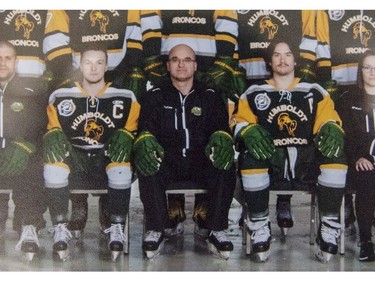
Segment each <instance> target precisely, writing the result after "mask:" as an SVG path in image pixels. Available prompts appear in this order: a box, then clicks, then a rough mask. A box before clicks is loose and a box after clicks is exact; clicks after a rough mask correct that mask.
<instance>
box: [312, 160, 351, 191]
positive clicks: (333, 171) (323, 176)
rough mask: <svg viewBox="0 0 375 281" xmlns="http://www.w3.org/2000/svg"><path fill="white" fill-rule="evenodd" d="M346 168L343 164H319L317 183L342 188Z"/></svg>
mask: <svg viewBox="0 0 375 281" xmlns="http://www.w3.org/2000/svg"><path fill="white" fill-rule="evenodd" d="M347 170H348V166H347V165H343V164H324V165H321V166H320V175H319V177H318V183H319V184H321V185H323V186H328V187H336V188H344V187H345V184H346V173H347Z"/></svg>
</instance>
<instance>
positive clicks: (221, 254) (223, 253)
mask: <svg viewBox="0 0 375 281" xmlns="http://www.w3.org/2000/svg"><path fill="white" fill-rule="evenodd" d="M207 244H208V250H209V251H210V252H211V253H212V254H214V255H215V256H217V257H219V258H221V259H224V260H227V259H229V256H230V252H231V251H219V250H218V249H216V247H215V245H214V244H212V243H210V242H208V241H207Z"/></svg>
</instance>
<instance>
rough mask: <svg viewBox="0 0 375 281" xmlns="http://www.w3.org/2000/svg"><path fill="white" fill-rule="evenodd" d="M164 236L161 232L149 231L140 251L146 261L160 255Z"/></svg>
mask: <svg viewBox="0 0 375 281" xmlns="http://www.w3.org/2000/svg"><path fill="white" fill-rule="evenodd" d="M163 241H164V235H163V233H162V232H158V231H153V230H149V231H147V232H146V234H145V238H144V239H143V243H142V249H143V251H144V252H145V254H146V257H147V258H148V259H152V258H154V257H156V256H157V255H159V254H160V249H161V246H162V242H163Z"/></svg>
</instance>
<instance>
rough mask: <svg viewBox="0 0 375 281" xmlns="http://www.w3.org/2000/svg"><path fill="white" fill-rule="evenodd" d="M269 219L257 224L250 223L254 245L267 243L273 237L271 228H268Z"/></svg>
mask: <svg viewBox="0 0 375 281" xmlns="http://www.w3.org/2000/svg"><path fill="white" fill-rule="evenodd" d="M268 222H269V220H268V219H265V220H260V221H256V222H252V221H250V225H249V228H250V230H251V236H250V237H251V239H252V240H253V241H254V243H259V242H265V241H267V240H268V238H269V237H270V236H271V231H270V228H269V227H268Z"/></svg>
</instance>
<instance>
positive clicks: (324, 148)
mask: <svg viewBox="0 0 375 281" xmlns="http://www.w3.org/2000/svg"><path fill="white" fill-rule="evenodd" d="M344 137H345V133H344V130H343V129H342V128H341V127H340V126H339V125H338V124H336V123H335V122H327V123H325V124H324V125H323V126H322V127H321V128H320V130H319V132H318V134H317V135H316V137H315V138H314V143H315V145H316V147H317V148H318V150H319V151H320V152H321V153H322V154H323V156H325V157H327V158H333V157H340V156H342V155H343V154H344Z"/></svg>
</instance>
